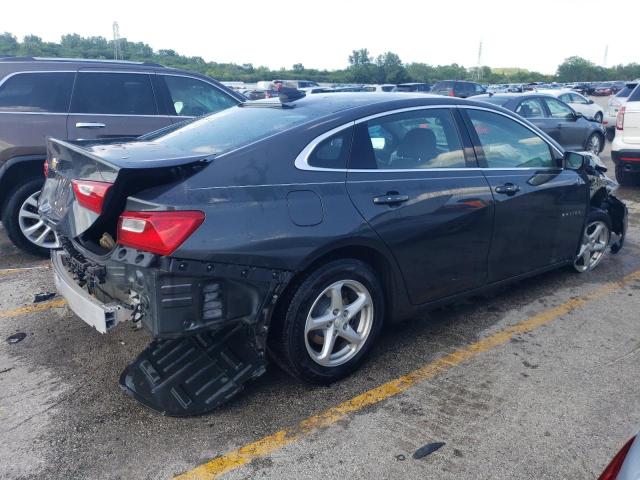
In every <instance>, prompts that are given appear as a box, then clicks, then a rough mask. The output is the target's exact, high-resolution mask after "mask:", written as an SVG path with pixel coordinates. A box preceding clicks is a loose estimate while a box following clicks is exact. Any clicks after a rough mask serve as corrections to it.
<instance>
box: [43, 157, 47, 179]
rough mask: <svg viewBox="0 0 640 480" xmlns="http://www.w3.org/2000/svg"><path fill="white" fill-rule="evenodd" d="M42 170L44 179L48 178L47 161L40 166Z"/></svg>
mask: <svg viewBox="0 0 640 480" xmlns="http://www.w3.org/2000/svg"><path fill="white" fill-rule="evenodd" d="M42 169H43V171H44V178H47V177H48V176H49V160H45V161H44V165H43V166H42Z"/></svg>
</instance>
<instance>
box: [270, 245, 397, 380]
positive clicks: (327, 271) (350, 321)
mask: <svg viewBox="0 0 640 480" xmlns="http://www.w3.org/2000/svg"><path fill="white" fill-rule="evenodd" d="M336 285H338V286H339V287H338V288H337V290H336V287H335V286H336ZM334 292H340V293H339V297H340V301H335V299H336V298H338V297H337V296H334V295H333V294H334ZM358 302H359V303H358ZM360 304H363V305H364V306H363V307H361V308H360V309H359V310H358V309H357V305H360ZM350 306H353V307H352V309H351V310H352V311H353V312H354V313H355V312H357V313H355V315H354V316H353V317H352V318H350V317H351V314H352V313H351V312H349V307H350ZM384 308H385V307H384V292H383V290H382V287H381V285H380V282H379V280H378V278H377V277H376V274H375V272H374V271H373V270H372V269H371V267H370V266H369V265H368V264H366V263H364V262H362V261H360V260H356V259H349V258H347V259H340V260H335V261H332V262H330V263H328V264H326V265H323V266H322V267H320V268H318V269H317V270H314V271H312V272H311V273H310V274H309V275H307V276H306V278H304V279H303V280H302V283H300V284H298V285H297V286H295V287H294V288H293V289H292V290H291V292H290V293H289V295H288V298H283V302H282V304H281V305H280V307H279V308H277V309H276V312H275V313H274V321H273V324H272V329H271V333H270V338H269V350H270V353H271V356H272V358H273V359H274V360H275V362H276V363H277V364H278V365H279V366H280V367H281V368H283V370H285V371H286V372H288V373H289V374H291V375H293V376H294V377H296V378H298V379H300V380H303V381H306V382H311V383H316V384H329V383H332V382H335V381H336V380H339V379H341V378H343V377H346V376H347V375H349V374H351V373H352V372H353V371H354V370H356V368H358V366H359V365H360V364H361V363H362V361H363V360H364V358H365V356H366V355H367V353H368V352H369V350H370V349H371V346H372V345H373V344H374V342H375V340H376V338H377V336H378V334H379V333H380V329H381V328H382V323H383V316H384ZM344 312H347V313H346V314H345V313H344ZM320 318H323V320H322V321H321V322H320V323H322V326H321V327H317V328H310V327H311V325H315V324H314V323H312V322H313V321H314V320H317V319H320ZM324 318H326V320H324ZM354 334H357V335H358V337H357V338H360V339H361V341H360V342H357V341H356V342H353V341H347V340H346V339H345V337H350V336H351V335H354ZM327 338H329V339H331V338H333V339H335V343H331V347H328V349H327V351H328V353H329V355H328V356H325V358H324V359H320V357H322V352H323V351H324V350H325V342H326V339H327ZM332 352H333V353H332ZM341 352H342V353H341ZM319 362H320V363H319Z"/></svg>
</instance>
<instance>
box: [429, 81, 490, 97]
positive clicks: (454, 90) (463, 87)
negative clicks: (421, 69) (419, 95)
mask: <svg viewBox="0 0 640 480" xmlns="http://www.w3.org/2000/svg"><path fill="white" fill-rule="evenodd" d="M431 93H435V94H438V95H445V96H447V97H460V98H467V97H473V96H474V95H482V94H483V93H487V89H486V88H484V87H483V86H482V85H480V84H479V83H475V82H466V81H464V80H444V81H442V82H438V83H436V84H435V85H434V86H433V87H431Z"/></svg>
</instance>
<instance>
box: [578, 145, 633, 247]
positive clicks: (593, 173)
mask: <svg viewBox="0 0 640 480" xmlns="http://www.w3.org/2000/svg"><path fill="white" fill-rule="evenodd" d="M581 154H582V155H584V156H585V158H586V159H588V161H587V162H586V165H585V173H586V175H587V176H588V177H589V193H590V196H591V202H590V203H591V207H592V208H597V209H600V210H603V211H604V212H607V213H608V214H609V217H610V218H611V232H612V233H614V234H615V235H616V238H615V240H612V241H611V244H610V249H611V253H614V254H615V253H618V252H619V251H620V249H621V248H622V246H623V245H624V240H625V236H626V234H627V226H628V214H629V212H628V209H627V206H626V205H625V204H624V203H622V201H620V200H619V199H618V198H617V197H616V196H615V195H614V194H613V193H614V192H615V191H616V190H617V189H618V186H619V185H618V183H617V182H616V181H615V180H613V179H611V178H610V177H608V176H607V175H606V172H607V167H606V166H604V164H603V163H602V162H601V161H600V159H599V158H598V157H597V156H596V155H595V154H593V153H591V152H581Z"/></svg>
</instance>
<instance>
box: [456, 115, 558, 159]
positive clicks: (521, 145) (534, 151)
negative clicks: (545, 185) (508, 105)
mask: <svg viewBox="0 0 640 480" xmlns="http://www.w3.org/2000/svg"><path fill="white" fill-rule="evenodd" d="M467 113H468V114H469V118H470V119H471V123H472V124H473V128H474V130H475V132H476V135H477V136H478V140H479V141H480V145H481V146H482V151H483V152H484V157H485V161H486V162H487V167H489V168H527V167H530V168H531V167H533V168H535V167H540V168H551V167H553V166H555V165H554V160H553V157H552V156H551V150H550V147H549V145H547V143H546V142H545V141H544V140H543V139H542V138H541V137H539V136H538V135H537V134H535V133H534V132H533V131H531V130H529V129H528V128H526V127H524V126H523V125H521V124H519V123H518V122H516V121H515V120H512V119H510V118H508V117H505V116H504V115H499V114H497V113H492V112H486V111H483V110H471V109H469V110H467Z"/></svg>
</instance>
